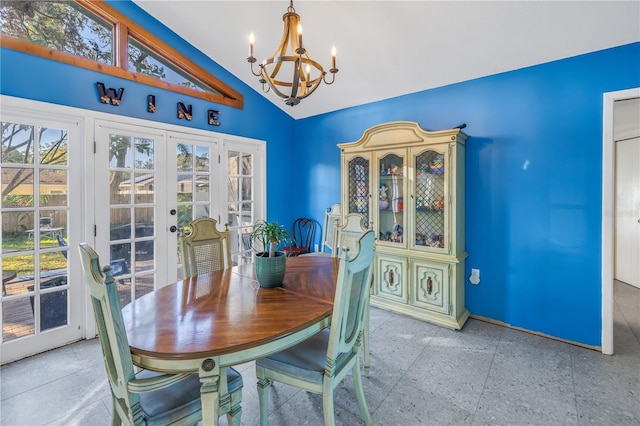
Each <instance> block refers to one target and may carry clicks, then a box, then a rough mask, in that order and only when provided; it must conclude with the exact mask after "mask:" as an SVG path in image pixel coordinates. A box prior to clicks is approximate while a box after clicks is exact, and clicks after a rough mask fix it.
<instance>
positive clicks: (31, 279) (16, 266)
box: [0, 111, 84, 363]
mask: <svg viewBox="0 0 640 426" xmlns="http://www.w3.org/2000/svg"><path fill="white" fill-rule="evenodd" d="M81 127H82V126H81V123H80V121H79V120H77V119H73V118H65V117H52V118H50V119H48V118H43V113H42V112H39V113H37V114H35V113H29V112H22V113H18V112H15V111H13V112H11V111H9V112H7V111H3V113H2V150H1V153H2V154H1V158H0V163H1V170H2V171H1V179H0V180H1V183H2V204H1V207H0V215H1V216H2V233H1V234H0V240H1V241H2V255H1V257H0V258H1V261H0V265H1V269H2V296H1V302H2V303H1V304H0V318H1V321H2V346H1V350H0V352H1V353H2V355H1V361H2V363H5V362H8V361H11V360H14V359H19V358H21V357H24V356H27V355H31V354H35V353H38V352H42V351H44V350H47V349H50V348H53V347H57V346H61V345H63V344H65V343H68V342H71V341H74V340H78V339H79V338H80V337H81V336H82V330H81V324H82V315H83V310H82V298H81V295H82V288H81V280H80V279H79V278H80V277H81V275H80V273H79V272H80V271H79V264H78V260H77V257H76V256H74V254H75V253H72V252H71V251H70V250H69V248H70V247H71V246H75V245H77V243H78V242H79V241H80V237H81V233H82V229H81V226H80V225H79V224H80V223H81V222H82V204H81V198H82V197H81V191H82V186H81V185H80V182H81V181H82V167H77V166H73V165H82V163H83V152H84V149H83V143H82V136H81ZM74 223H75V224H78V225H76V226H73V224H74Z"/></svg>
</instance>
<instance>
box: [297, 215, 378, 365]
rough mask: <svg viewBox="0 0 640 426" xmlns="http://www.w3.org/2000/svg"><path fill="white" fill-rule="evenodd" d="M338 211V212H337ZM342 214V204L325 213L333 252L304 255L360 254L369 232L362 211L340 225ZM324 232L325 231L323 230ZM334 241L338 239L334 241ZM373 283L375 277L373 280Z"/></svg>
mask: <svg viewBox="0 0 640 426" xmlns="http://www.w3.org/2000/svg"><path fill="white" fill-rule="evenodd" d="M336 212H337V213H336ZM336 214H337V215H339V214H340V204H334V205H333V206H331V209H327V213H326V214H325V220H324V222H325V228H326V227H328V225H329V223H333V224H334V225H333V226H332V227H331V233H332V234H333V237H331V239H330V241H331V254H329V253H325V252H317V253H309V254H306V255H304V256H331V257H338V256H339V254H340V251H341V250H344V249H348V250H349V256H351V257H353V256H356V255H357V254H358V240H359V239H360V237H361V236H362V234H363V233H364V232H367V229H368V228H367V227H366V226H365V224H364V216H363V215H361V214H360V213H349V214H348V215H347V216H346V217H345V220H344V225H340V222H341V221H340V218H339V217H338V216H337V215H336ZM323 234H324V231H323ZM334 241H336V242H335V243H334ZM371 284H372V285H373V279H372V280H371ZM369 310H370V309H369V306H367V313H366V317H365V320H364V333H363V335H362V349H363V358H364V362H363V366H364V369H365V372H367V374H368V371H369V368H370V367H371V356H370V353H371V350H370V346H369Z"/></svg>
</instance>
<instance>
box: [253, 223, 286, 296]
mask: <svg viewBox="0 0 640 426" xmlns="http://www.w3.org/2000/svg"><path fill="white" fill-rule="evenodd" d="M290 240H291V234H290V233H289V231H288V230H287V229H286V228H285V227H284V226H282V225H280V224H279V223H277V222H271V223H269V222H267V221H266V220H261V221H258V222H256V223H255V225H254V226H253V232H252V233H251V246H252V247H253V248H254V250H256V258H255V262H256V278H257V279H258V282H259V283H260V287H278V286H280V285H282V280H283V279H284V274H285V272H286V261H287V257H286V254H285V253H283V252H281V251H276V249H277V248H278V246H280V245H281V244H286V243H288V242H289V241H290ZM259 250H261V251H259Z"/></svg>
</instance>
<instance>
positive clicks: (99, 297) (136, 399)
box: [78, 243, 140, 424]
mask: <svg viewBox="0 0 640 426" xmlns="http://www.w3.org/2000/svg"><path fill="white" fill-rule="evenodd" d="M78 250H79V251H80V259H81V261H82V269H83V270H84V277H85V282H86V283H87V285H88V286H89V291H90V293H91V303H92V304H93V313H94V315H95V319H96V324H97V326H98V336H99V337H100V346H101V347H102V355H103V358H104V364H105V367H106V369H107V376H108V378H109V385H110V387H111V392H112V393H113V396H114V399H113V400H114V404H116V401H117V406H116V407H115V408H116V409H117V410H118V414H119V415H120V416H121V417H120V418H127V419H129V423H130V424H134V423H135V422H134V421H133V409H132V407H139V404H140V396H139V395H138V394H136V393H130V392H128V390H127V387H128V383H129V381H130V380H132V379H133V378H134V371H133V361H132V360H131V352H129V341H128V339H127V332H126V330H125V328H124V320H123V318H122V311H121V308H120V301H119V300H118V292H117V290H116V284H115V282H114V280H113V277H112V276H111V267H110V266H105V267H104V268H103V269H102V270H101V269H100V260H99V259H98V255H97V253H96V252H95V250H93V248H91V247H90V246H88V245H87V244H85V243H81V244H80V245H79V247H78ZM138 411H139V410H138ZM123 416H124V417H123Z"/></svg>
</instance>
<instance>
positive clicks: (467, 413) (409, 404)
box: [0, 283, 640, 426]
mask: <svg viewBox="0 0 640 426" xmlns="http://www.w3.org/2000/svg"><path fill="white" fill-rule="evenodd" d="M615 294H616V306H615V351H616V354H615V355H614V356H605V355H602V354H601V353H599V352H597V351H593V350H589V349H584V348H580V347H576V346H573V345H569V344H565V343H560V342H557V341H555V340H551V339H546V338H543V337H539V336H536V335H532V334H528V333H523V332H519V331H515V330H512V329H509V328H504V327H500V326H497V325H493V324H489V323H486V322H482V321H478V320H473V319H472V320H469V322H468V323H467V324H466V325H465V327H464V328H463V330H462V331H457V332H456V331H451V330H446V329H443V328H441V327H437V326H433V325H430V324H427V323H424V322H421V321H417V320H414V319H411V318H407V317H404V316H401V315H396V314H391V313H388V312H386V311H382V310H379V309H372V315H371V321H372V322H371V328H372V332H371V346H372V354H371V355H372V368H371V374H370V375H369V377H365V379H364V385H365V394H366V397H367V402H368V406H369V409H370V410H371V413H372V416H373V420H374V423H375V424H376V425H407V426H411V425H446V424H452V425H490V424H491V425H494V424H500V425H503V424H509V425H525V424H526V425H563V424H576V425H587V424H589V425H640V290H638V289H635V288H633V287H631V286H629V285H626V284H622V283H616V288H615ZM239 369H240V370H241V372H242V374H243V377H244V383H245V387H244V390H243V414H242V423H243V424H244V425H257V424H258V423H259V415H258V398H257V392H256V389H255V369H254V366H253V364H251V363H250V364H244V365H242V366H240V367H239ZM0 374H1V377H0V380H1V382H0V383H1V386H2V389H1V395H2V402H1V405H0V410H1V421H0V423H1V424H2V425H5V426H18V425H65V426H66V425H107V424H110V415H111V414H110V412H111V401H110V395H109V389H108V385H107V382H106V378H105V372H104V366H103V364H102V359H101V354H100V346H99V343H98V341H97V339H92V340H90V341H81V342H78V343H74V344H72V345H69V346H66V347H63V348H59V349H56V350H53V351H50V352H47V353H44V354H40V355H37V356H34V357H31V358H27V359H24V360H21V361H18V362H15V363H12V364H9V365H6V366H3V367H2V369H1V370H0ZM352 385H353V383H352V381H351V380H350V378H349V380H347V384H346V386H342V387H340V388H339V389H338V390H337V391H336V394H335V400H336V423H337V424H339V425H359V424H362V420H361V417H360V414H359V411H358V408H357V402H356V400H355V396H354V394H353V392H352ZM270 402H271V408H270V418H269V420H270V422H271V424H272V425H295V426H298V425H320V424H322V402H321V399H320V398H319V397H318V396H316V395H312V394H308V393H306V392H302V391H298V390H297V389H294V388H289V387H286V386H284V385H277V384H276V386H275V389H274V391H273V392H272V394H271V398H270ZM221 424H226V419H225V418H221Z"/></svg>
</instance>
